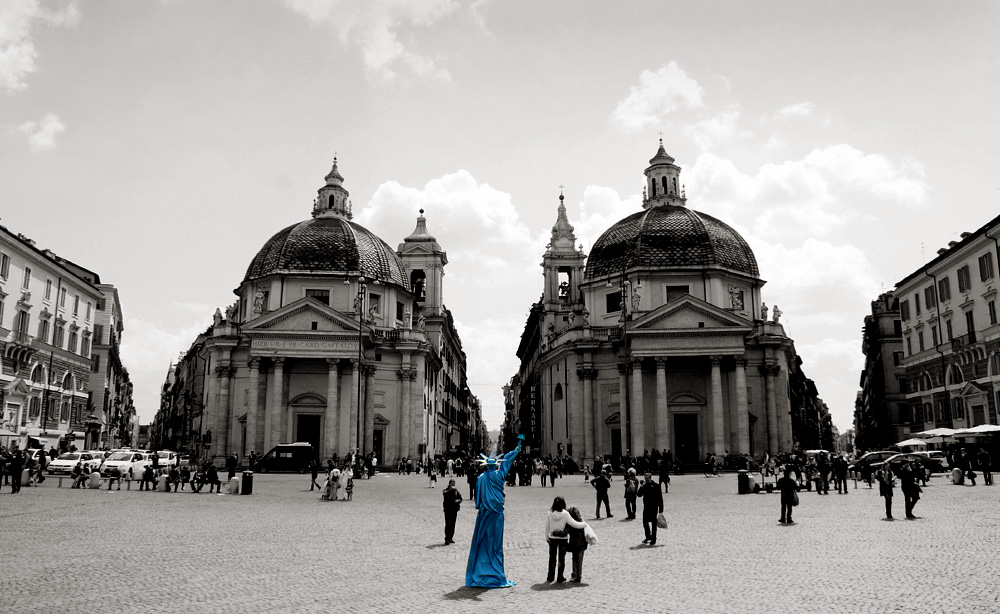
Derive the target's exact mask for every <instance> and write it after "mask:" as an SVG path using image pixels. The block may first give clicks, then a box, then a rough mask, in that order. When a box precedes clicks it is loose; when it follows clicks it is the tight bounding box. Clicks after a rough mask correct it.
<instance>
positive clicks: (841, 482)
mask: <svg viewBox="0 0 1000 614" xmlns="http://www.w3.org/2000/svg"><path fill="white" fill-rule="evenodd" d="M837 492H838V493H843V494H845V495H846V494H847V476H846V475H844V476H837Z"/></svg>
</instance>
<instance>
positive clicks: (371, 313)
mask: <svg viewBox="0 0 1000 614" xmlns="http://www.w3.org/2000/svg"><path fill="white" fill-rule="evenodd" d="M368 321H369V322H374V321H375V305H371V306H369V307H368Z"/></svg>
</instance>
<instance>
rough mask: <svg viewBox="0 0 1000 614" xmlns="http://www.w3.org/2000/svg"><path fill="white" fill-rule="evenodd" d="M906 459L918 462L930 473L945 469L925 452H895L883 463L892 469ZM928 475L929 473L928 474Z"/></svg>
mask: <svg viewBox="0 0 1000 614" xmlns="http://www.w3.org/2000/svg"><path fill="white" fill-rule="evenodd" d="M907 461H914V462H916V463H918V464H919V465H920V466H921V467H923V468H924V470H925V471H929V472H930V473H944V472H946V471H947V469H945V468H944V466H943V465H942V464H941V462H940V461H939V460H938V459H936V458H931V457H929V456H927V454H926V453H921V452H907V453H905V454H896V455H895V456H890V457H889V458H887V459H885V461H884V462H883V466H884V465H889V467H890V468H892V469H893V470H895V469H896V467H898V466H899V465H900V464H901V463H904V462H907ZM928 475H929V474H928Z"/></svg>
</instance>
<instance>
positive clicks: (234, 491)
mask: <svg viewBox="0 0 1000 614" xmlns="http://www.w3.org/2000/svg"><path fill="white" fill-rule="evenodd" d="M229 494H231V495H238V494H240V479H239V478H238V477H236V476H235V475H234V476H233V477H231V478H229Z"/></svg>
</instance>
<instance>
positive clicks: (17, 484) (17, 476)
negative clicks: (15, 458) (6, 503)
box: [10, 471, 21, 492]
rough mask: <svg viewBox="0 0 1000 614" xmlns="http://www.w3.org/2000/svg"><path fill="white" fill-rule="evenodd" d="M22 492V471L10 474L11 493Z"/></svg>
mask: <svg viewBox="0 0 1000 614" xmlns="http://www.w3.org/2000/svg"><path fill="white" fill-rule="evenodd" d="M20 490H21V471H12V472H11V474H10V492H18V491H20Z"/></svg>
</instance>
